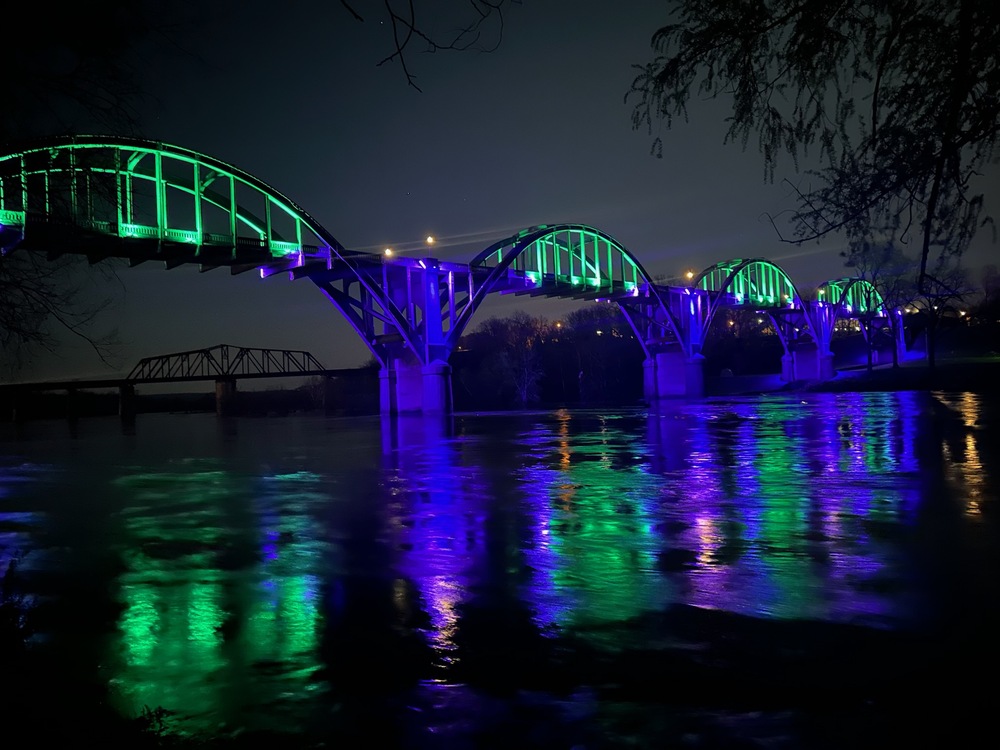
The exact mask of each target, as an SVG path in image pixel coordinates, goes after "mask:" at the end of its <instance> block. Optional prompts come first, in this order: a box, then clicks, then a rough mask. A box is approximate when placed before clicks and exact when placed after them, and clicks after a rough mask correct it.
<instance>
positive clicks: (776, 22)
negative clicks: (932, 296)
mask: <svg viewBox="0 0 1000 750" xmlns="http://www.w3.org/2000/svg"><path fill="white" fill-rule="evenodd" d="M671 20H672V22H671V23H670V24H668V25H666V26H664V27H663V28H661V29H659V30H658V31H656V33H655V34H654V35H653V38H652V47H653V50H654V51H655V57H654V58H653V59H652V60H651V61H650V62H648V63H647V64H645V65H644V66H641V67H639V74H638V75H637V76H636V78H635V80H634V82H633V85H632V88H631V91H630V92H629V94H628V95H627V97H626V98H627V99H628V98H630V97H631V98H632V99H633V101H634V102H635V104H634V110H633V125H634V126H635V127H637V128H638V127H643V126H646V127H648V128H650V129H652V126H653V123H654V122H662V123H663V124H665V126H666V127H668V128H669V127H671V126H672V124H673V122H674V119H675V118H684V119H686V118H687V116H688V110H687V107H688V103H689V101H691V98H692V96H695V97H696V98H698V99H704V98H716V97H719V96H728V97H730V98H731V100H732V116H731V118H729V120H728V122H729V129H728V132H727V135H726V140H727V141H730V140H733V141H736V142H738V143H740V144H741V145H742V146H743V147H744V148H745V147H746V146H747V144H748V142H749V140H750V138H751V136H753V135H755V134H756V138H757V146H758V148H759V150H760V153H761V155H762V157H763V160H764V170H765V179H767V180H773V179H774V176H775V171H776V168H777V165H778V161H779V157H780V156H781V155H782V154H785V155H787V156H788V157H789V158H790V160H791V162H792V164H793V166H794V167H795V168H796V169H798V168H799V164H800V159H802V158H804V157H807V156H815V157H817V158H818V159H819V167H818V168H817V169H815V170H811V171H809V172H808V174H810V175H811V176H812V178H813V182H812V183H807V184H805V185H801V186H795V189H796V192H797V204H798V205H797V207H796V209H795V212H794V218H793V225H794V227H795V228H794V230H793V231H794V234H793V237H794V239H791V238H790V239H789V240H787V241H794V242H803V241H806V240H812V239H816V238H819V237H822V236H824V235H827V234H830V233H836V232H843V233H844V234H845V235H846V237H847V239H848V240H849V242H850V243H851V247H852V249H854V248H858V247H861V246H863V245H864V243H876V244H883V243H893V244H901V243H902V244H905V243H906V242H907V241H908V240H909V239H910V238H911V236H912V235H916V236H917V237H919V242H918V244H919V246H920V251H919V273H918V275H917V287H918V290H919V291H920V292H929V293H935V292H934V289H933V288H934V287H935V286H936V285H937V284H938V282H939V281H942V280H941V279H937V280H935V279H933V278H931V277H932V276H933V271H932V269H931V268H930V266H931V265H933V263H934V259H935V258H948V257H957V256H960V255H961V254H962V253H963V252H964V251H965V250H966V249H967V247H968V245H969V242H970V241H971V239H972V237H973V236H974V234H975V233H976V231H977V230H978V229H979V228H980V227H981V226H982V224H983V223H984V222H986V221H989V219H988V217H984V215H983V213H982V209H983V196H982V194H981V193H975V191H974V186H975V177H976V175H977V174H978V173H979V171H980V169H981V168H982V167H984V166H985V165H987V164H988V163H990V162H991V161H992V159H993V152H994V147H995V146H996V143H997V138H998V134H1000V93H998V92H1000V4H998V3H996V2H995V1H994V0H958V1H957V2H952V3H944V2H940V0H900V1H899V2H881V3H867V2H860V1H853V2H852V1H848V2H839V1H838V2H830V1H829V0H765V1H761V2H748V1H747V0H711V2H709V1H708V0H679V2H677V3H675V4H674V6H673V15H672V19H671ZM661 149H662V145H661V143H660V140H659V139H658V138H657V139H656V140H655V141H654V150H655V152H656V153H657V154H659V153H661ZM811 151H815V152H816V153H815V154H812V153H810V152H811ZM779 235H780V232H779ZM782 239H783V240H784V239H785V238H784V237H782ZM947 268H948V266H947V265H946V266H945V270H947Z"/></svg>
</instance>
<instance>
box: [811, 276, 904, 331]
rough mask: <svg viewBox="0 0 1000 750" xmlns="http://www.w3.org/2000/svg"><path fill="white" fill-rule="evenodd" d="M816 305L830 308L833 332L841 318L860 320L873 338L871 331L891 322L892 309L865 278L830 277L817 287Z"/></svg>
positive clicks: (863, 328) (860, 323) (831, 329)
mask: <svg viewBox="0 0 1000 750" xmlns="http://www.w3.org/2000/svg"><path fill="white" fill-rule="evenodd" d="M816 305H817V306H818V307H828V308H829V312H828V315H829V318H830V333H831V335H832V333H833V328H834V326H835V325H836V322H837V319H839V318H853V319H855V320H857V321H858V324H859V327H860V328H861V333H862V335H863V336H864V337H865V340H866V341H871V336H872V331H873V329H876V328H878V327H879V326H880V324H882V323H884V324H889V325H891V323H890V318H889V310H888V309H887V308H886V305H885V301H884V300H883V299H882V295H881V294H879V291H878V289H876V288H875V286H874V285H873V284H872V283H871V282H870V281H868V280H867V279H862V278H856V277H854V278H852V277H848V278H842V279H831V280H830V281H827V282H824V283H823V284H821V285H820V287H819V288H818V289H817V290H816Z"/></svg>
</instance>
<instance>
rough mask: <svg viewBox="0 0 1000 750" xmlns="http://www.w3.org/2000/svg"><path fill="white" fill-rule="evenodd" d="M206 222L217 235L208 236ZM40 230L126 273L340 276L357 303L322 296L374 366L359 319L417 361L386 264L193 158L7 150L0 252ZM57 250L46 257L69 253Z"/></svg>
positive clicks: (66, 140)
mask: <svg viewBox="0 0 1000 750" xmlns="http://www.w3.org/2000/svg"><path fill="white" fill-rule="evenodd" d="M29 188H30V189H29ZM140 194H142V195H140ZM182 196H186V198H187V199H189V200H190V201H191V204H190V206H189V207H185V209H184V211H183V213H184V218H183V219H182V220H181V223H184V222H186V224H185V225H183V226H178V220H177V219H176V218H174V217H172V216H171V206H172V205H175V204H172V202H171V201H172V199H173V201H178V200H181V199H182V198H181V197H182ZM188 208H189V209H190V210H189V211H188ZM206 212H210V213H211V214H212V216H213V218H214V221H215V223H216V226H213V227H211V229H210V228H209V227H208V226H207V225H206ZM43 227H44V228H46V229H48V230H49V231H50V232H51V230H53V229H56V230H58V231H59V232H63V234H61V235H59V236H60V237H62V238H65V237H66V236H67V235H66V234H65V233H66V232H67V231H72V232H73V234H72V239H74V240H77V241H79V244H80V245H81V246H86V247H87V248H88V250H87V253H86V254H87V255H88V257H90V258H91V260H92V262H93V261H96V260H101V259H102V258H106V257H115V256H117V257H126V258H128V259H129V260H130V262H131V263H132V264H133V265H135V264H137V263H141V262H144V261H146V260H157V261H163V262H164V263H165V265H166V267H167V268H172V267H174V266H177V265H181V264H184V263H196V264H199V265H201V267H202V270H208V269H211V268H217V267H220V266H226V267H229V268H230V270H231V271H232V273H234V274H235V273H241V272H244V271H248V270H252V269H259V270H260V273H261V276H266V275H270V274H273V273H277V272H280V271H291V272H295V273H296V274H298V275H308V273H309V272H311V271H318V270H321V269H323V270H327V271H329V270H331V269H333V268H336V269H339V270H340V271H341V272H343V273H345V274H346V275H347V276H349V277H350V278H351V279H352V280H355V281H357V282H358V284H359V285H360V287H361V288H362V289H363V292H362V294H361V296H362V299H355V298H354V297H352V296H351V295H348V294H339V295H334V296H331V294H330V293H329V292H328V291H326V290H324V293H325V294H326V296H327V297H328V298H329V299H330V300H331V302H333V304H334V305H335V307H337V309H338V310H339V311H340V312H341V314H342V315H343V316H344V317H345V318H346V319H347V320H348V322H349V323H350V325H351V326H352V327H353V328H354V330H355V331H356V332H357V333H358V334H359V335H360V336H361V338H362V340H363V341H364V342H365V344H366V345H367V346H368V348H369V349H370V350H371V352H372V354H373V355H375V357H376V358H377V359H378V360H379V361H380V362H382V361H383V360H384V355H385V353H384V352H383V351H382V350H381V349H380V348H379V346H378V345H377V344H376V343H375V342H374V341H373V340H372V337H371V336H369V335H367V333H366V326H365V325H364V321H363V319H364V317H365V314H369V315H374V316H375V317H376V318H378V319H380V320H382V321H383V322H385V323H386V324H388V325H391V326H393V327H395V328H396V330H398V332H399V333H400V335H401V336H402V337H403V339H404V341H405V342H406V344H407V345H408V346H409V347H410V348H411V349H413V350H414V351H417V350H419V347H418V345H417V342H416V341H415V339H414V338H413V334H412V332H411V331H409V329H408V327H407V325H406V319H405V316H404V315H403V314H402V312H401V311H400V310H399V309H398V308H397V306H396V305H395V304H394V303H393V301H392V300H391V299H390V298H389V297H388V295H387V294H386V292H385V291H384V290H383V288H382V286H381V284H380V283H379V280H380V278H381V273H380V269H381V264H382V258H381V256H378V255H372V254H370V253H358V252H353V251H348V250H346V249H345V248H344V247H343V246H342V245H341V244H340V243H339V242H338V241H337V240H336V238H335V237H333V235H332V234H331V233H330V232H329V231H327V230H326V229H325V228H324V227H323V226H322V225H321V224H320V223H319V222H318V221H316V220H315V219H314V218H313V217H312V216H310V215H309V214H308V213H307V212H306V211H305V210H304V209H303V208H302V207H301V206H299V205H297V204H296V203H295V202H294V201H292V200H291V199H290V198H288V197H287V196H285V195H284V194H282V193H281V192H279V191H278V190H276V189H275V188H274V187H272V186H271V185H268V184H267V183H265V182H264V181H263V180H260V179H259V178H257V177H254V176H253V175H251V174H249V173H248V172H245V171H243V170H241V169H239V168H238V167H235V166H233V165H231V164H227V163H226V162H223V161H221V160H219V159H215V158H213V157H211V156H207V155H205V154H202V153H199V152H197V151H194V150H192V149H187V148H183V147H180V146H175V145H172V144H168V143H163V142H161V141H153V140H145V139H139V138H129V137H118V136H104V135H79V136H63V137H53V138H46V139H41V140H38V141H33V142H29V143H24V144H21V145H19V146H15V147H13V150H11V151H9V152H6V153H3V154H0V244H2V245H3V247H2V248H0V249H2V250H3V251H4V252H7V251H10V250H13V249H15V248H17V247H18V246H26V247H28V248H29V249H32V242H33V236H34V234H39V235H41V234H42V228H43ZM212 230H218V231H212ZM115 240H117V243H114V241H115ZM54 245H55V243H50V244H49V245H48V246H46V247H45V248H42V249H47V250H49V252H50V253H51V254H59V253H60V252H67V251H65V250H57V249H55V248H54ZM109 246H113V249H111V250H108V249H107V248H108V247H109ZM81 252H82V251H81ZM366 269H375V272H373V273H371V274H370V273H369V270H366ZM362 308H364V312H360V311H359V310H361V309H362Z"/></svg>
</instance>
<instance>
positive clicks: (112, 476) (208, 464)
mask: <svg viewBox="0 0 1000 750" xmlns="http://www.w3.org/2000/svg"><path fill="white" fill-rule="evenodd" d="M996 409H997V407H996V404H995V402H994V401H991V400H989V399H987V398H985V397H983V396H976V395H971V394H943V393H941V394H933V395H932V394H921V393H897V394H842V395H822V394H815V395H812V394H811V395H808V396H806V397H794V398H789V397H777V396H776V397H762V398H748V399H735V400H724V401H708V402H704V403H700V404H683V403H678V404H676V405H673V406H672V407H670V408H665V409H663V410H661V411H651V412H649V413H647V412H645V411H620V412H610V411H609V412H599V411H556V412H543V413H531V414H528V413H525V414H496V415H459V416H457V417H455V418H454V419H449V420H433V419H432V420H426V419H421V418H403V419H400V420H398V421H397V422H394V423H391V424H390V425H388V426H387V425H384V424H380V422H379V421H378V420H373V421H370V422H365V421H358V420H355V421H352V422H331V421H329V420H323V419H314V420H310V419H294V418H290V419H282V420H261V421H257V422H255V421H252V420H241V421H239V423H238V429H233V426H234V425H233V424H232V423H228V422H227V424H226V426H225V429H221V428H220V427H213V428H212V432H211V434H210V435H209V434H207V427H206V425H207V424H209V423H205V422H200V423H194V422H192V421H190V420H188V418H186V417H183V416H177V417H163V418H162V422H161V423H160V424H161V425H162V429H161V430H159V431H144V430H143V428H142V425H141V424H140V425H139V426H138V428H137V430H136V433H135V434H134V435H130V436H122V435H121V434H120V430H118V425H117V424H116V423H109V424H108V425H107V430H106V433H107V434H98V433H99V432H100V430H99V429H98V428H97V427H95V426H93V425H94V423H88V427H87V433H88V435H89V434H91V433H94V436H93V437H87V438H78V439H76V440H71V439H69V438H65V437H64V438H63V442H59V439H57V438H56V437H53V436H52V435H48V436H46V438H45V439H44V440H41V439H40V440H38V441H31V440H27V441H25V440H24V439H22V438H13V437H4V438H3V442H0V552H3V553H5V554H8V555H9V553H10V551H11V550H12V549H14V548H23V549H31V550H34V551H33V552H32V555H29V558H28V560H29V561H30V560H31V559H32V556H34V559H36V560H37V559H39V556H38V554H37V553H38V552H39V551H45V554H46V555H49V558H50V562H49V563H48V565H49V566H50V568H51V569H52V570H54V571H55V573H56V574H58V573H59V566H60V565H62V566H64V567H65V570H63V573H64V575H65V582H64V584H63V586H64V587H65V588H64V590H63V591H62V592H59V591H58V584H53V587H54V589H55V595H56V596H59V595H60V593H61V595H63V596H65V597H66V598H67V599H68V600H70V601H75V600H74V597H73V596H72V595H71V594H72V591H71V587H72V586H74V585H76V583H75V582H76V581H77V580H78V576H75V575H74V574H73V571H72V567H73V565H74V564H76V563H78V562H80V561H85V560H87V559H88V558H89V557H95V556H101V559H102V560H103V559H104V558H105V557H109V558H113V564H110V563H109V564H107V565H101V566H97V565H95V566H94V569H95V570H96V571H98V572H97V575H98V576H99V577H100V580H95V581H93V584H92V585H93V590H94V591H97V590H100V591H103V592H104V593H103V594H102V595H103V596H106V597H110V598H112V599H114V600H115V603H116V604H117V605H118V607H119V608H118V609H117V610H113V611H114V617H113V618H111V621H110V626H108V627H106V630H104V631H101V632H87V633H84V634H82V635H79V636H78V637H79V638H81V639H82V638H88V639H90V640H91V641H92V642H93V644H97V645H96V646H94V648H97V649H99V650H100V651H101V653H102V657H101V660H100V662H101V664H102V667H101V669H102V672H101V674H106V675H107V679H108V681H109V683H110V684H111V686H112V687H113V688H114V692H115V694H116V695H117V696H118V701H119V704H120V705H121V707H122V709H123V710H124V711H126V712H129V713H132V714H134V713H136V712H137V711H138V710H139V709H140V708H141V707H142V706H144V705H146V706H162V707H164V708H166V709H168V710H169V711H172V712H174V716H175V719H176V720H177V722H178V724H179V725H180V726H182V727H184V728H186V729H189V730H191V731H196V730H199V729H213V730H215V729H217V728H219V727H223V728H226V729H232V730H234V731H235V730H236V729H238V728H240V727H247V728H253V727H259V726H268V725H272V726H282V725H285V726H287V725H289V724H295V725H297V726H301V725H303V723H307V722H309V721H321V720H323V717H326V718H327V719H329V717H330V716H331V715H332V713H331V712H336V711H339V712H340V713H339V715H340V716H344V715H345V714H346V713H347V709H344V706H348V705H351V704H350V701H352V700H355V699H356V698H357V696H361V695H367V696H371V695H381V694H384V693H385V692H386V691H391V690H393V689H396V688H400V687H402V686H411V687H412V686H414V685H422V686H423V688H422V689H423V690H424V691H425V692H429V693H433V694H434V695H435V696H437V697H435V698H433V699H430V698H429V699H428V702H429V704H435V705H436V704H437V703H440V702H441V701H444V703H447V704H449V705H454V703H455V700H457V699H455V698H454V697H442V696H454V695H455V693H454V690H455V689H456V686H458V685H467V684H487V683H490V684H496V683H498V682H502V681H503V680H511V681H514V680H516V679H518V677H517V675H521V674H525V673H527V672H530V670H532V669H533V668H535V665H536V664H537V663H540V662H542V661H544V660H545V659H546V658H547V656H546V654H547V653H548V652H547V651H546V648H547V644H548V643H550V642H554V641H555V640H556V639H558V638H559V637H560V636H563V635H567V634H572V635H573V636H574V637H575V638H577V639H579V640H577V641H576V642H580V641H581V640H582V641H585V642H588V643H589V644H590V645H592V646H594V647H597V648H612V647H613V648H615V649H625V648H646V647H649V644H648V643H646V642H644V641H641V640H636V639H641V638H642V636H639V635H636V633H637V632H640V631H638V630H630V629H629V626H630V624H633V623H636V622H641V621H643V619H644V618H647V617H648V616H651V615H654V614H663V613H669V612H670V611H671V607H672V606H673V605H678V604H685V605H692V606H695V607H701V608H705V609H713V610H721V611H727V612H735V613H739V614H745V615H751V616H753V617H758V618H769V619H784V620H789V619H816V620H825V621H834V622H853V623H861V624H865V625H870V626H875V627H878V628H910V627H916V626H919V625H920V623H921V622H922V621H923V620H924V619H926V618H933V617H935V616H940V615H941V614H942V612H943V611H944V610H947V609H949V608H953V607H956V606H958V607H962V608H965V609H969V610H972V609H974V608H975V607H977V606H980V605H979V604H978V602H980V601H983V602H985V603H984V604H982V606H989V604H988V603H989V602H990V601H993V599H991V598H990V597H993V596H995V595H996V592H997V590H998V588H1000V586H998V584H997V578H998V576H1000V573H998V567H1000V566H996V565H993V566H992V567H991V566H990V563H991V562H993V561H995V558H996V553H993V552H991V551H990V550H992V549H994V548H995V547H996V545H995V531H996V530H995V522H991V518H992V516H991V515H990V512H989V511H990V509H991V508H994V507H995V506H996V503H997V491H998V486H1000V478H998V476H997V473H996V468H995V467H996V466H997V465H998V464H997V459H998V458H1000V457H998V456H997V454H996V451H997V439H996V430H997V421H996ZM192 425H194V427H192ZM220 429H221V433H220V432H219V430H220ZM43 456H44V461H43V460H42V457H43ZM98 456H99V457H101V460H100V461H98V460H95V457H98ZM991 535H993V536H991ZM970 540H972V542H974V543H973V544H972V545H971V546H969V542H970ZM991 544H992V545H993V546H990V545H991ZM959 552H960V554H959ZM0 562H2V560H0ZM57 577H58V575H57ZM977 595H978V596H979V597H980V598H979V599H977ZM983 597H985V598H983ZM963 611H964V610H963ZM92 625H93V627H95V628H98V627H102V626H103V624H102V623H98V624H92ZM52 627H53V628H56V629H58V628H59V627H63V628H67V629H69V628H71V627H72V625H71V624H70V623H69V622H63V621H62V620H57V621H55V622H53V623H52ZM442 691H443V692H442ZM438 698H440V699H441V700H440V701H439V700H438ZM442 705H443V704H442ZM338 706H339V708H336V707H338Z"/></svg>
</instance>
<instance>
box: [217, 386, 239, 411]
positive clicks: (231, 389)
mask: <svg viewBox="0 0 1000 750" xmlns="http://www.w3.org/2000/svg"><path fill="white" fill-rule="evenodd" d="M236 402H237V395H236V381H235V380H234V379H232V378H220V379H219V380H216V381H215V413H216V415H217V416H220V417H234V416H236V414H237V411H238V410H237V403H236Z"/></svg>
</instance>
